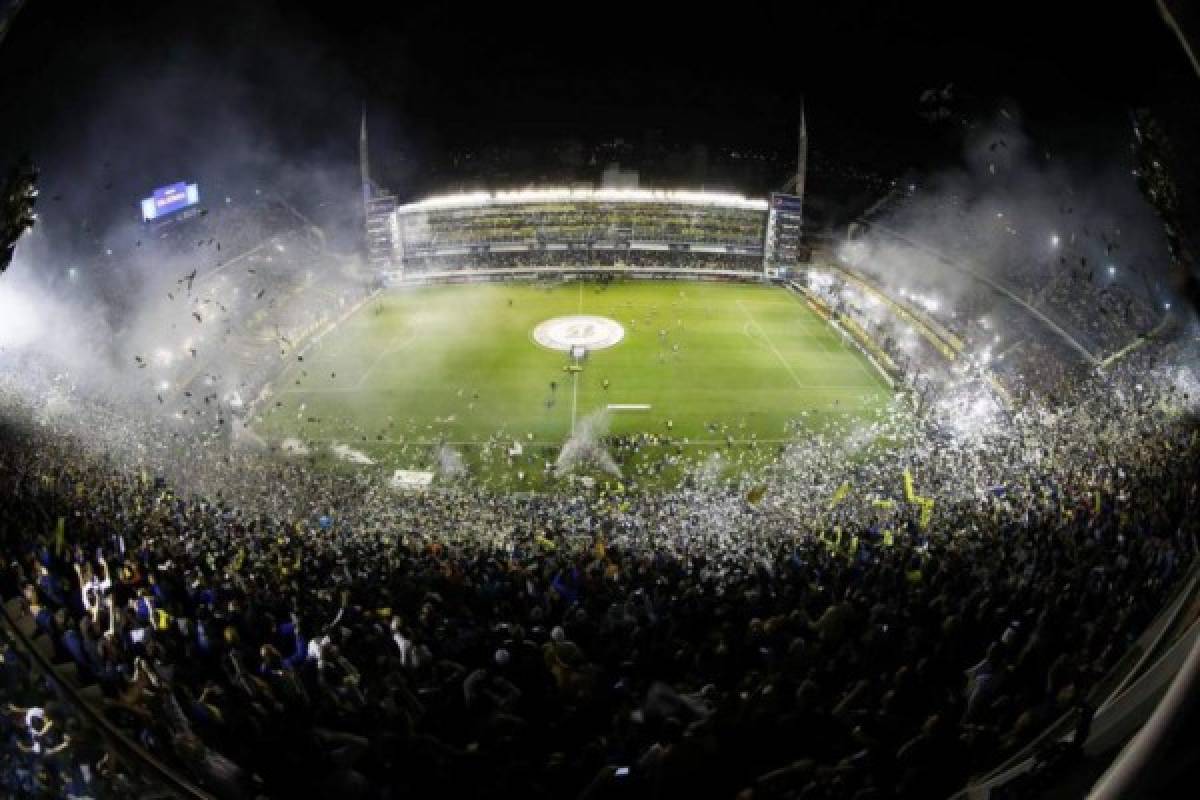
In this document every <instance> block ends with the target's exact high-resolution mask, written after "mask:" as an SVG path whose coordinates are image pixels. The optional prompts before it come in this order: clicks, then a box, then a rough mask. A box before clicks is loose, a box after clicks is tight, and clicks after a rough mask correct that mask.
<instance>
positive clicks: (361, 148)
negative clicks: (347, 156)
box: [358, 103, 371, 213]
mask: <svg viewBox="0 0 1200 800" xmlns="http://www.w3.org/2000/svg"><path fill="white" fill-rule="evenodd" d="M358 171H359V174H360V175H361V176H362V194H363V213H366V210H367V206H368V205H369V204H370V202H371V164H370V161H369V158H368V155H367V104H366V103H363V108H362V124H361V125H360V126H359V129H358Z"/></svg>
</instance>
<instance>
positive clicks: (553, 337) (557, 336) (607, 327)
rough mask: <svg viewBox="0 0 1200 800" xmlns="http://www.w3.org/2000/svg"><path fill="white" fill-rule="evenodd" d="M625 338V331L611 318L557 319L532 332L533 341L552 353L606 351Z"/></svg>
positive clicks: (548, 321)
mask: <svg viewBox="0 0 1200 800" xmlns="http://www.w3.org/2000/svg"><path fill="white" fill-rule="evenodd" d="M624 338H625V329H624V328H622V327H621V325H620V323H618V322H617V321H616V320H612V319H609V318H608V317H591V316H573V317H555V318H554V319H548V320H546V321H545V322H543V323H541V324H540V325H538V326H537V327H536V328H534V329H533V340H534V341H535V342H537V343H538V344H540V345H541V346H542V347H548V348H550V349H551V350H570V349H571V348H572V347H576V346H579V347H586V348H587V349H588V350H603V349H604V348H605V347H612V346H613V345H615V344H617V343H618V342H620V341H621V340H622V339H624Z"/></svg>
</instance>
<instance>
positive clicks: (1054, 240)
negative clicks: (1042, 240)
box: [1050, 233, 1058, 247]
mask: <svg viewBox="0 0 1200 800" xmlns="http://www.w3.org/2000/svg"><path fill="white" fill-rule="evenodd" d="M1050 246H1051V247H1058V234H1057V233H1053V234H1051V235H1050Z"/></svg>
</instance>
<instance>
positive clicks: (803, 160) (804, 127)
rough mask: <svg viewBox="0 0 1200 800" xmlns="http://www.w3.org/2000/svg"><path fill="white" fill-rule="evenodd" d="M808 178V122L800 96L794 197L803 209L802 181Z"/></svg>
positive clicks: (801, 96)
mask: <svg viewBox="0 0 1200 800" xmlns="http://www.w3.org/2000/svg"><path fill="white" fill-rule="evenodd" d="M807 176H808V121H807V120H806V119H805V117H804V95H800V136H799V141H798V142H797V143H796V196H797V197H799V198H800V208H801V213H803V208H804V181H805V178H806V177H807Z"/></svg>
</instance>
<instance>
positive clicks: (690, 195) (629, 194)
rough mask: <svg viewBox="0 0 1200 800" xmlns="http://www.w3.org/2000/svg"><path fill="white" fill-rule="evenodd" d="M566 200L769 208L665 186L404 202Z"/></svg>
mask: <svg viewBox="0 0 1200 800" xmlns="http://www.w3.org/2000/svg"><path fill="white" fill-rule="evenodd" d="M563 201H576V202H597V203H679V204H683V205H694V206H712V207H717V208H741V209H747V210H752V211H766V210H767V201H766V200H765V199H762V198H751V197H743V196H742V195H740V194H730V193H727V192H703V191H699V192H697V191H670V190H665V189H519V190H516V191H501V192H463V193H460V194H448V195H442V196H440V197H430V198H427V199H425V200H418V201H417V202H415V203H408V204H407V205H403V206H400V207H399V208H398V209H397V211H399V212H400V213H402V214H405V213H412V212H418V211H441V210H447V209H455V208H476V207H482V206H489V205H520V204H523V203H555V202H563Z"/></svg>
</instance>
